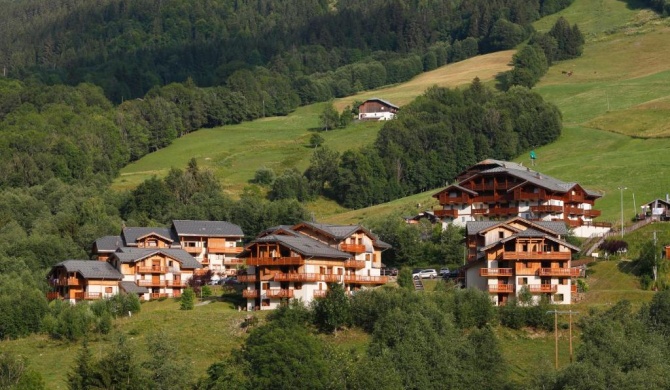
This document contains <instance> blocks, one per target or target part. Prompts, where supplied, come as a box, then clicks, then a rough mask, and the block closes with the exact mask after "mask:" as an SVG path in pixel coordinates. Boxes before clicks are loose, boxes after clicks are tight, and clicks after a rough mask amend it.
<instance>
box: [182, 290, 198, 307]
mask: <svg viewBox="0 0 670 390" xmlns="http://www.w3.org/2000/svg"><path fill="white" fill-rule="evenodd" d="M179 307H180V309H181V310H193V308H194V307H195V293H194V292H193V289H191V288H187V289H186V290H184V292H183V293H182V294H181V300H180V301H179Z"/></svg>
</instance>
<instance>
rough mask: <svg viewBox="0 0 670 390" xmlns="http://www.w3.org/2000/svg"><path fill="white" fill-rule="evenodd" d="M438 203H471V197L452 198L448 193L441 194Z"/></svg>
mask: <svg viewBox="0 0 670 390" xmlns="http://www.w3.org/2000/svg"><path fill="white" fill-rule="evenodd" d="M438 201H439V202H440V204H452V203H469V202H470V196H469V195H465V194H463V195H461V196H454V197H450V196H449V194H447V193H441V194H440V196H439V197H438Z"/></svg>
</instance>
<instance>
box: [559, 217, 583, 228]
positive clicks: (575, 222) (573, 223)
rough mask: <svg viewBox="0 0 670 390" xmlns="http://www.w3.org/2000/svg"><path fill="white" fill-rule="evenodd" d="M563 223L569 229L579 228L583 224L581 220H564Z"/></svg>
mask: <svg viewBox="0 0 670 390" xmlns="http://www.w3.org/2000/svg"><path fill="white" fill-rule="evenodd" d="M563 222H565V224H566V225H568V226H569V227H580V226H582V224H583V222H582V220H581V219H565V220H563Z"/></svg>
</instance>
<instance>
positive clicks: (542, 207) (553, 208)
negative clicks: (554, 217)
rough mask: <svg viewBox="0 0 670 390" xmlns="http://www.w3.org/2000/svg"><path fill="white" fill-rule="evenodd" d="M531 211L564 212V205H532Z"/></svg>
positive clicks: (537, 212) (540, 212)
mask: <svg viewBox="0 0 670 390" xmlns="http://www.w3.org/2000/svg"><path fill="white" fill-rule="evenodd" d="M530 211H532V212H534V213H536V214H542V213H561V212H563V206H557V205H540V206H530Z"/></svg>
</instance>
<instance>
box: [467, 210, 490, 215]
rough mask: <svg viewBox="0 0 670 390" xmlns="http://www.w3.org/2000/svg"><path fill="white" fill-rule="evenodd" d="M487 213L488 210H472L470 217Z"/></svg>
mask: <svg viewBox="0 0 670 390" xmlns="http://www.w3.org/2000/svg"><path fill="white" fill-rule="evenodd" d="M488 212H489V209H472V211H471V214H472V215H485V214H487V213H488Z"/></svg>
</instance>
